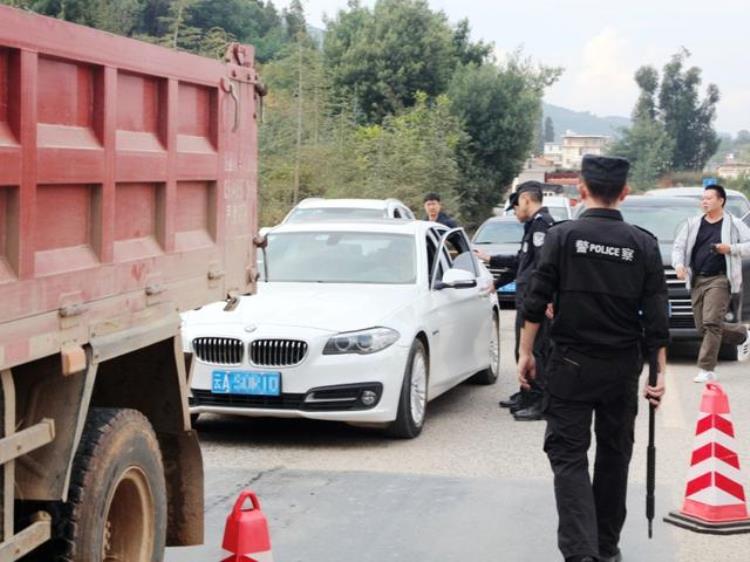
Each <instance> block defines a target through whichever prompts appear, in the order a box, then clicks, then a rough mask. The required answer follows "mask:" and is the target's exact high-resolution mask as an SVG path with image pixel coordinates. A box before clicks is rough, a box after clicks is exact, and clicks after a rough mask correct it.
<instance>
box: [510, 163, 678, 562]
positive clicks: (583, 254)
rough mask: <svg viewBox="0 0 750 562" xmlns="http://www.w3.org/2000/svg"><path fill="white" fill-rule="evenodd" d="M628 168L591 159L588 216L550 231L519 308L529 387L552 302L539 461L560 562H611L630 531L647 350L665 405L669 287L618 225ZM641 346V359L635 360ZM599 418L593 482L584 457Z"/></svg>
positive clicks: (653, 394)
mask: <svg viewBox="0 0 750 562" xmlns="http://www.w3.org/2000/svg"><path fill="white" fill-rule="evenodd" d="M628 169H629V164H628V162H627V160H623V159H620V158H607V157H603V156H586V157H584V159H583V165H582V176H583V179H582V181H581V184H580V185H579V190H580V193H581V199H582V200H583V202H584V203H585V204H586V206H587V210H586V211H585V212H584V213H583V214H582V215H581V217H580V218H579V219H578V220H575V221H567V222H564V223H561V224H559V225H557V226H554V227H553V228H551V229H550V230H549V232H548V234H547V240H546V242H545V245H544V248H543V249H542V255H541V258H540V260H539V265H538V266H537V269H536V271H535V273H534V275H533V276H532V280H531V284H530V286H529V289H528V290H527V291H526V299H525V301H524V306H523V314H524V318H525V324H524V328H523V331H522V333H521V348H520V357H519V360H518V378H519V381H520V383H521V385H522V386H523V387H528V386H529V384H530V383H531V381H532V380H533V379H534V376H535V359H534V355H533V353H532V348H533V344H534V340H535V339H536V338H537V335H538V332H539V326H540V324H541V322H542V320H543V319H544V315H545V310H546V308H547V303H549V302H550V300H554V305H555V318H554V320H553V322H552V326H551V327H550V338H551V340H552V345H553V348H552V353H551V356H550V359H549V362H548V364H547V365H548V368H547V374H546V375H547V387H546V389H545V397H544V399H545V404H544V417H545V419H546V421H547V430H546V433H545V438H544V450H545V452H546V453H547V456H548V457H549V460H550V464H551V467H552V472H553V473H554V483H555V498H556V500H557V513H558V516H559V526H558V546H559V548H560V550H561V552H562V554H563V556H564V557H565V560H566V561H567V562H597V561H605V562H617V561H619V560H621V559H622V557H621V555H620V551H619V547H618V543H619V540H620V532H621V530H622V527H623V525H624V523H625V513H626V511H625V499H626V495H627V482H628V465H629V464H630V457H631V454H632V451H633V439H634V437H633V436H634V427H635V416H636V413H637V408H638V404H637V403H638V389H637V387H638V377H639V375H640V373H641V370H642V367H643V359H642V351H643V352H644V353H648V354H649V355H650V354H656V355H657V356H658V365H659V369H658V371H659V375H658V382H657V383H656V386H649V385H646V387H645V388H644V395H645V396H646V397H647V398H648V399H649V400H650V401H651V403H653V404H654V405H658V402H659V400H660V398H661V397H662V395H663V394H664V390H665V389H664V369H665V363H666V347H665V346H666V345H667V343H668V341H669V326H668V318H667V284H666V280H665V278H664V266H663V265H662V260H661V255H660V253H659V246H658V244H657V241H656V238H655V237H654V236H653V235H651V234H649V233H648V232H646V231H644V230H641V229H639V228H637V227H635V226H631V225H629V224H627V223H625V222H623V219H622V214H621V213H620V211H619V210H618V206H619V204H620V202H621V201H622V200H623V199H624V198H625V196H626V195H627V193H628V192H629V189H628V188H627V187H626V180H627V172H628ZM642 343H643V344H644V345H645V348H646V349H643V350H642V349H641V345H642ZM592 417H593V418H594V431H595V434H596V460H595V464H594V477H593V483H592V481H591V479H590V477H589V468H588V456H587V453H588V449H589V445H590V443H591V422H592Z"/></svg>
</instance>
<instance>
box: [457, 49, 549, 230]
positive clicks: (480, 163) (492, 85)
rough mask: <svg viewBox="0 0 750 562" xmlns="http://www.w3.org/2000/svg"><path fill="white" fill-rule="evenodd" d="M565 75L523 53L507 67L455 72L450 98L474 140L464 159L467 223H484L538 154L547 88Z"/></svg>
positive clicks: (461, 162) (462, 193) (461, 189)
mask: <svg viewBox="0 0 750 562" xmlns="http://www.w3.org/2000/svg"><path fill="white" fill-rule="evenodd" d="M560 72H561V70H560V69H557V68H547V67H538V68H537V67H534V66H532V65H531V63H530V62H529V61H528V60H524V59H522V58H521V55H520V53H516V54H515V56H514V57H512V58H511V59H510V60H509V61H508V62H507V63H505V64H504V65H503V66H495V65H483V66H479V67H477V66H475V65H468V66H465V67H462V68H460V69H459V70H458V71H457V72H456V74H455V76H454V78H453V81H452V83H451V86H450V88H449V90H448V96H449V98H450V99H451V102H452V107H453V111H454V113H455V114H456V115H457V116H458V117H459V118H460V119H461V121H462V123H463V125H464V129H465V130H466V132H467V134H468V135H469V138H470V140H469V142H468V143H467V144H466V146H465V147H464V148H463V150H462V152H461V155H460V158H459V165H460V168H461V172H462V175H463V178H462V181H461V185H460V186H459V190H458V191H459V196H460V205H461V212H462V214H463V216H464V219H465V220H468V221H469V222H478V221H479V220H481V219H482V218H484V217H485V216H486V214H487V212H488V209H491V208H492V207H494V206H495V205H497V204H498V203H499V201H500V196H501V193H502V190H503V189H504V188H505V187H506V186H507V185H509V184H510V182H511V181H512V180H513V178H514V177H516V175H518V173H519V172H520V171H521V168H522V166H523V163H524V162H525V161H526V159H527V158H528V155H529V153H530V152H531V150H532V148H533V146H532V145H533V139H534V131H535V129H536V128H537V124H538V123H539V116H540V115H541V110H542V108H541V104H542V96H543V94H544V88H545V87H547V86H549V85H551V84H552V83H554V81H555V80H557V78H558V77H559V75H560Z"/></svg>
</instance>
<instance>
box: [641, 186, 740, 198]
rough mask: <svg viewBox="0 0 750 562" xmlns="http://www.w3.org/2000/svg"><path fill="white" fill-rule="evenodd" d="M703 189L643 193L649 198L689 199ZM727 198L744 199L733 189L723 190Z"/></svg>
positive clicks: (689, 188) (653, 190) (676, 189)
mask: <svg viewBox="0 0 750 562" xmlns="http://www.w3.org/2000/svg"><path fill="white" fill-rule="evenodd" d="M705 189H706V188H705V187H660V188H659V189H650V190H649V191H647V192H646V193H645V195H648V196H649V197H654V196H659V197H661V196H666V197H670V196H672V197H691V196H694V195H700V194H701V193H703V191H704V190H705ZM724 191H726V192H727V196H729V197H743V198H744V197H745V194H744V193H741V192H739V191H735V190H734V189H726V188H725V189H724Z"/></svg>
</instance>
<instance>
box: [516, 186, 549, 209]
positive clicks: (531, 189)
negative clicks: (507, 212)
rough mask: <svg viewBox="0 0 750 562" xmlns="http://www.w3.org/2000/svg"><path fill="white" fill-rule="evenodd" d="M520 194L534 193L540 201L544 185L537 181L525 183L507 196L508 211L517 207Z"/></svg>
mask: <svg viewBox="0 0 750 562" xmlns="http://www.w3.org/2000/svg"><path fill="white" fill-rule="evenodd" d="M522 193H536V194H537V195H538V196H539V198H540V199H541V198H542V197H543V196H544V184H542V183H539V182H538V181H525V182H523V183H522V184H521V185H519V186H518V187H517V188H516V190H515V191H514V192H513V193H511V194H510V195H509V196H508V209H512V208H513V207H515V206H516V205H518V198H519V197H520V195H521V194H522Z"/></svg>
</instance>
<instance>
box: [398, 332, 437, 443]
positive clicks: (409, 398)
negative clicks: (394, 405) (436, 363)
mask: <svg viewBox="0 0 750 562" xmlns="http://www.w3.org/2000/svg"><path fill="white" fill-rule="evenodd" d="M429 370H430V369H429V361H428V357H427V351H426V350H425V346H424V344H423V343H422V341H421V340H418V339H417V340H414V343H413V344H412V345H411V350H410V351H409V358H408V360H407V361H406V372H405V373H404V380H403V383H402V385H401V395H400V398H399V401H398V412H397V415H396V420H395V421H394V422H393V423H392V424H391V425H390V426H389V427H388V430H387V431H388V434H389V435H391V436H392V437H397V438H399V439H414V438H415V437H417V436H418V435H419V434H420V433H422V427H424V420H425V416H426V414H427V382H428V380H429Z"/></svg>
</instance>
